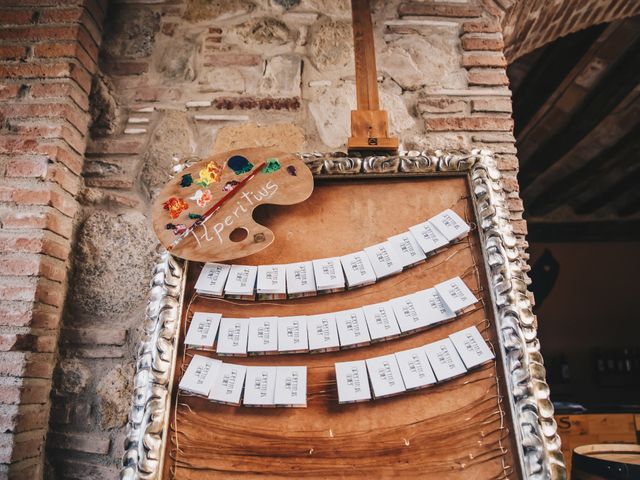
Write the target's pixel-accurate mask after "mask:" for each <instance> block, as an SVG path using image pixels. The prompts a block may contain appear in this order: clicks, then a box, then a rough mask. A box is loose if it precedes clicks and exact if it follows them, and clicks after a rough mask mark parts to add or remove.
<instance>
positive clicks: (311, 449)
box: [164, 177, 519, 479]
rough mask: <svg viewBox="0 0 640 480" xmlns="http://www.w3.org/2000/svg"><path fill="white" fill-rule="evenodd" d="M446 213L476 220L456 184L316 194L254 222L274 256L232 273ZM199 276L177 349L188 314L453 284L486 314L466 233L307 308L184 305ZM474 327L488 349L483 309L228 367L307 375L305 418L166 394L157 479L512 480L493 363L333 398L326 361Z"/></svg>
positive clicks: (358, 299) (258, 310)
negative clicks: (364, 395)
mask: <svg viewBox="0 0 640 480" xmlns="http://www.w3.org/2000/svg"><path fill="white" fill-rule="evenodd" d="M449 207H451V208H453V209H454V210H455V211H456V212H458V213H459V214H460V215H462V216H463V218H467V219H468V221H470V222H473V221H474V220H473V214H472V207H471V203H470V201H469V187H468V184H467V180H466V178H465V177H448V178H437V179H436V178H422V179H402V180H382V179H378V180H363V181H349V180H345V181H332V182H328V183H324V184H317V185H316V187H315V190H314V194H313V195H312V197H311V198H310V199H309V200H307V201H306V202H304V203H302V204H299V205H295V206H292V207H288V208H283V207H268V208H265V209H264V210H262V211H261V212H260V213H261V216H260V218H259V219H258V221H259V222H261V223H264V224H265V225H267V226H268V227H269V228H271V229H273V231H274V232H275V233H276V240H275V242H274V244H273V245H272V247H271V248H269V249H267V250H264V251H262V252H260V253H259V254H256V255H253V256H251V257H248V258H246V259H243V261H242V263H246V264H268V263H283V262H293V261H302V260H309V259H314V258H322V257H327V256H337V255H343V254H346V253H350V252H353V251H357V250H359V249H362V248H363V247H365V246H369V245H372V244H374V243H377V242H380V241H383V240H385V239H386V238H387V237H389V236H391V235H393V234H397V233H400V232H402V231H404V230H406V229H407V228H408V227H409V226H411V225H414V224H416V223H419V222H421V221H424V220H425V219H427V218H429V217H431V216H433V215H435V214H437V213H439V212H440V211H442V210H444V209H446V208H449ZM200 268H201V267H200V266H199V265H196V264H190V267H189V272H188V279H187V291H186V300H187V301H186V302H185V307H184V317H183V318H185V319H186V321H184V322H183V324H182V326H181V333H180V335H181V338H184V334H185V331H186V328H187V327H188V321H189V320H190V318H191V316H192V314H193V312H194V311H212V312H221V313H223V315H228V316H238V317H250V316H268V315H276V316H278V315H279V316H285V315H295V314H313V313H322V312H327V311H337V310H341V309H347V308H353V307H359V306H362V305H366V304H371V303H376V302H380V301H384V300H388V299H390V298H394V297H398V296H401V295H405V294H408V293H412V292H415V291H418V290H421V289H424V288H427V287H430V286H433V285H434V284H436V283H438V282H441V281H444V280H446V279H448V278H451V277H453V276H456V275H460V276H461V277H463V279H464V280H465V281H466V282H467V284H468V285H469V286H470V287H471V288H472V290H473V291H474V292H475V293H476V295H478V296H479V297H480V298H482V301H483V302H484V304H486V305H489V296H488V292H487V290H486V284H485V282H486V276H485V274H484V270H483V267H482V256H481V251H480V249H479V246H478V234H477V230H476V229H475V228H474V229H473V230H472V232H471V234H470V236H469V238H468V239H467V240H466V241H465V242H463V243H461V244H458V245H455V246H453V247H451V248H449V249H448V250H446V251H444V252H443V253H440V254H438V255H437V256H435V257H433V258H431V259H429V260H428V261H427V262H426V263H424V264H421V265H419V266H417V267H414V268H412V269H410V270H408V271H405V272H403V273H401V274H399V275H398V276H395V277H391V278H388V279H385V280H382V281H380V282H378V283H376V284H375V285H371V286H368V287H364V288H360V289H357V290H353V291H350V292H344V293H335V294H329V295H323V296H318V297H312V298H305V299H297V300H286V301H278V302H240V301H233V302H230V301H227V300H214V299H205V298H201V297H195V298H194V299H193V301H191V302H190V301H189V300H190V299H191V298H192V293H193V285H194V282H195V280H196V279H197V276H198V274H199V271H200ZM471 325H478V327H479V328H480V329H481V331H483V332H484V336H485V338H487V339H488V340H489V341H491V342H492V343H493V344H496V334H495V327H494V323H493V318H492V314H491V309H490V308H486V309H485V308H484V306H482V305H481V306H479V307H478V308H477V309H476V310H475V311H474V312H472V313H470V314H466V315H464V316H462V317H460V318H458V319H456V320H454V321H453V322H450V323H448V324H445V325H441V326H438V327H436V328H434V329H431V330H427V331H423V332H420V333H417V334H413V335H408V336H406V337H402V338H399V339H395V340H391V341H387V342H382V343H378V344H375V345H371V346H367V347H361V348H356V349H351V350H346V351H340V352H333V353H321V354H308V353H306V354H298V355H275V356H272V355H270V356H260V357H246V358H238V357H225V358H226V361H231V362H236V363H241V364H244V365H269V364H271V365H307V366H308V369H309V394H308V408H305V409H286V408H277V409H275V408H274V409H259V408H248V407H232V406H224V405H218V404H215V403H211V402H209V401H207V400H205V399H201V398H196V397H192V396H185V395H182V394H178V393H177V391H176V390H175V389H174V391H173V398H172V413H171V419H170V432H169V439H168V441H167V445H166V452H165V463H164V477H165V478H180V479H196V478H197V479H218V478H258V477H259V478H261V479H262V478H265V479H270V478H327V477H337V478H409V477H414V478H415V477H420V478H438V479H469V478H474V479H489V478H505V476H509V478H518V475H519V474H518V472H517V471H515V470H514V465H515V464H516V463H515V462H514V457H513V454H512V452H514V450H515V443H514V440H513V436H512V434H511V432H510V431H509V428H508V425H509V424H510V423H511V419H510V418H509V415H508V413H507V408H506V399H504V400H502V401H500V400H499V399H501V398H502V397H501V396H500V392H504V391H505V387H504V384H503V381H502V374H501V373H500V371H499V368H497V365H498V364H496V363H495V362H493V363H490V364H488V365H486V366H484V367H482V368H481V369H479V370H476V371H473V372H471V373H468V374H467V375H465V376H463V377H460V378H459V379H456V380H453V381H450V382H448V383H443V384H441V385H439V386H436V387H432V388H430V389H426V390H419V391H416V392H411V393H405V394H402V395H399V396H396V397H393V398H388V399H384V400H376V401H372V402H367V403H360V404H350V405H339V404H338V401H337V393H336V387H335V378H334V373H333V365H334V363H335V362H337V361H345V360H359V359H366V358H369V357H374V356H377V355H382V354H387V353H392V352H397V351H400V350H404V349H407V348H412V347H416V346H420V345H423V344H425V343H428V342H431V341H435V340H438V339H441V338H444V337H446V336H447V335H448V334H450V333H452V332H454V331H456V330H460V329H462V328H465V327H468V326H471ZM485 326H486V327H488V328H484V327H485ZM191 353H192V352H185V351H184V348H183V345H182V341H180V346H179V350H178V362H177V368H176V379H175V380H176V381H175V382H174V385H177V380H178V377H179V375H180V372H181V371H183V369H184V368H185V365H186V364H188V362H189V359H190V356H191ZM210 355H211V356H213V357H216V355H215V354H210ZM216 358H217V357H216ZM499 361H500V359H498V362H499ZM501 426H503V427H504V428H501ZM505 472H506V473H507V474H509V475H505Z"/></svg>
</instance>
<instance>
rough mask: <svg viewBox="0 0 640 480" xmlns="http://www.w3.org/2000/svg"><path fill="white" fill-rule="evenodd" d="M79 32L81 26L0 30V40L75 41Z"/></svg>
mask: <svg viewBox="0 0 640 480" xmlns="http://www.w3.org/2000/svg"><path fill="white" fill-rule="evenodd" d="M79 30H80V27H79V26H59V27H50V26H47V27H45V26H30V27H23V28H3V29H0V39H2V40H12V41H25V42H26V41H29V40H32V41H37V40H47V41H49V40H75V39H76V37H77V36H78V31H79Z"/></svg>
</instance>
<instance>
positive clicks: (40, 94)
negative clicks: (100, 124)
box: [29, 81, 89, 131]
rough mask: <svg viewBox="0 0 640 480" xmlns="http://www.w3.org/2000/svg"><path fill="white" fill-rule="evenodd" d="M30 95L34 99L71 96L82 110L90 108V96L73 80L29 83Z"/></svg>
mask: <svg viewBox="0 0 640 480" xmlns="http://www.w3.org/2000/svg"><path fill="white" fill-rule="evenodd" d="M29 96H30V97H31V98H34V99H45V98H47V99H54V98H65V97H69V98H70V99H71V100H73V102H74V103H75V105H76V106H77V107H78V108H79V110H80V111H82V112H86V111H87V110H88V109H89V96H88V95H87V94H86V93H85V92H84V91H82V89H81V88H80V86H79V85H77V84H75V83H73V82H68V81H64V82H50V83H29ZM82 131H83V130H82Z"/></svg>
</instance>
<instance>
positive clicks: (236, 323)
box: [185, 277, 478, 356]
mask: <svg viewBox="0 0 640 480" xmlns="http://www.w3.org/2000/svg"><path fill="white" fill-rule="evenodd" d="M477 301H478V300H477V298H476V297H475V296H474V295H473V293H472V292H471V290H470V289H469V287H467V285H466V284H465V283H464V281H463V280H462V279H461V278H460V277H455V278H452V279H450V280H447V281H445V282H442V283H440V284H438V285H436V286H435V287H434V288H429V289H426V290H422V291H419V292H416V293H413V294H410V295H405V296H403V297H399V298H394V299H391V300H389V301H387V302H382V303H377V304H373V305H366V306H364V307H362V308H354V309H350V310H343V311H340V312H333V313H326V314H319V315H306V316H290V317H254V318H230V317H222V315H221V314H219V313H205V312H196V313H194V315H193V318H192V320H191V323H190V325H189V329H188V331H187V335H186V337H185V345H186V346H187V348H193V349H201V350H213V349H214V344H215V351H216V352H217V353H218V354H219V355H240V356H244V355H247V354H252V355H266V354H276V353H301V352H308V351H310V352H327V351H333V350H338V349H340V348H351V347H359V346H363V345H367V344H369V343H371V342H376V341H381V340H386V339H389V338H393V337H396V336H399V335H402V334H408V333H412V332H415V331H417V330H421V329H424V328H427V327H432V326H434V325H437V324H439V323H442V322H446V321H449V320H452V319H454V318H455V317H456V315H458V314H460V313H463V312H465V311H467V310H469V309H470V308H471V307H472V306H473V305H474V304H475V303H476V302H477ZM216 338H217V344H216Z"/></svg>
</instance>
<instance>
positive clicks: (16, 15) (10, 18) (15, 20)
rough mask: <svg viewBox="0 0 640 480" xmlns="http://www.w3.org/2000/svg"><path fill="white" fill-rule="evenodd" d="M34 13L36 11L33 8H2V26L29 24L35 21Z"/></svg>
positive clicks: (0, 13) (0, 15) (0, 14)
mask: <svg viewBox="0 0 640 480" xmlns="http://www.w3.org/2000/svg"><path fill="white" fill-rule="evenodd" d="M33 13H34V12H33V11H31V10H17V9H15V8H0V19H2V26H3V27H7V26H9V25H29V24H31V23H33V21H32V19H33Z"/></svg>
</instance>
